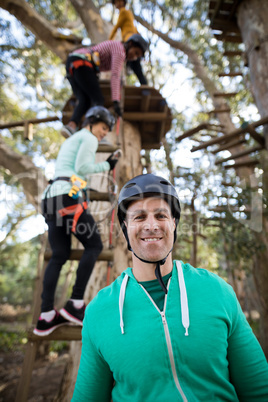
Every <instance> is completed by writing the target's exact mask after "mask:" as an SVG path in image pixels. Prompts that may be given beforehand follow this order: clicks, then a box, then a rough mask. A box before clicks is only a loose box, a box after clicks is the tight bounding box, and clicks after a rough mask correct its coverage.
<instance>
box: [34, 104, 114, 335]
mask: <svg viewBox="0 0 268 402" xmlns="http://www.w3.org/2000/svg"><path fill="white" fill-rule="evenodd" d="M114 123H115V119H114V117H113V115H112V114H111V113H110V112H109V111H108V110H107V109H105V108H104V107H103V106H95V107H93V108H91V109H90V110H89V111H88V112H87V113H86V116H85V121H84V127H83V128H82V129H81V130H80V131H78V132H77V133H75V135H73V136H71V137H70V138H68V139H67V140H66V141H65V142H64V143H63V145H62V146H61V149H60V151H59V154H58V157H57V161H56V167H55V179H54V180H52V181H51V182H50V184H49V186H48V187H47V188H46V190H45V192H44V195H43V200H42V210H43V215H44V217H45V219H46V223H47V225H48V238H49V243H50V246H51V249H52V257H51V259H50V261H49V263H48V265H47V268H46V271H45V275H44V280H43V292H42V295H41V297H42V305H41V315H40V317H39V319H38V322H37V325H36V328H35V329H34V333H35V334H36V335H39V336H44V335H48V334H50V333H51V332H52V331H54V329H56V328H57V327H58V326H60V325H62V324H65V323H67V322H68V321H71V322H73V323H76V324H80V325H82V321H83V317H84V311H85V303H84V300H83V296H84V291H85V288H86V285H87V282H88V280H89V277H90V275H91V273H92V271H93V268H94V264H95V261H96V260H97V258H98V256H99V254H100V252H101V251H102V241H101V238H100V235H99V233H98V230H97V226H96V223H95V221H94V219H93V217H92V215H91V214H90V213H89V212H88V210H87V201H86V200H83V198H82V194H81V189H82V188H84V187H85V185H86V181H85V178H86V176H87V175H89V174H94V173H99V172H104V171H109V170H111V169H113V168H114V167H115V165H116V163H117V159H115V158H114V157H113V155H110V156H109V157H108V159H107V160H106V161H104V162H100V163H95V154H96V151H97V148H98V142H100V141H101V140H102V139H103V138H104V137H105V136H106V135H107V133H108V132H109V131H111V130H112V128H113V125H114ZM71 234H73V235H74V236H75V237H76V238H77V239H78V240H79V241H80V242H81V243H82V244H83V246H84V248H85V250H84V253H83V255H82V257H81V260H80V262H79V265H78V269H77V272H76V281H75V284H74V286H73V289H72V295H71V298H70V299H69V300H68V301H67V303H66V304H65V306H64V307H63V308H62V309H61V310H60V312H59V313H58V312H57V311H56V310H55V308H54V296H55V291H56V286H57V282H58V278H59V275H60V271H61V268H62V266H63V264H64V263H65V262H66V261H67V260H68V258H69V255H70V250H71Z"/></svg>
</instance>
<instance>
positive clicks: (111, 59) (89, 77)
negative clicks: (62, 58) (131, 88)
mask: <svg viewBox="0 0 268 402" xmlns="http://www.w3.org/2000/svg"><path fill="white" fill-rule="evenodd" d="M147 48H148V43H147V42H146V41H145V40H144V39H143V38H142V36H140V35H139V34H135V35H132V36H131V37H130V38H129V39H128V40H127V42H125V43H122V42H119V41H109V40H108V41H105V42H101V43H99V44H98V45H95V46H91V47H83V48H80V49H77V50H75V51H74V52H72V53H70V54H69V56H68V59H67V62H66V71H67V78H68V80H69V82H70V84H71V87H72V90H73V93H74V95H75V96H76V98H77V103H76V105H75V108H74V112H73V114H72V117H71V119H70V121H69V123H68V124H67V125H66V126H64V127H63V128H62V131H61V132H62V135H64V136H65V137H69V136H70V135H72V134H73V133H75V132H76V131H77V129H78V127H79V123H80V121H81V119H82V116H83V115H84V114H85V112H86V111H87V110H88V108H90V107H93V106H96V105H102V106H103V104H104V99H103V95H102V92H101V89H100V85H99V80H98V73H99V72H101V71H111V98H112V101H113V107H114V111H115V113H116V115H117V116H122V110H121V108H120V104H119V102H120V79H121V71H122V68H123V65H124V61H125V60H127V61H135V60H137V59H140V58H141V57H143V56H144V53H145V52H146V50H147Z"/></svg>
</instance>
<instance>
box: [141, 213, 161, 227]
mask: <svg viewBox="0 0 268 402" xmlns="http://www.w3.org/2000/svg"><path fill="white" fill-rule="evenodd" d="M158 228H159V224H158V221H157V219H156V218H155V217H154V216H151V215H149V216H148V217H147V219H146V221H145V222H144V229H146V230H156V229H158Z"/></svg>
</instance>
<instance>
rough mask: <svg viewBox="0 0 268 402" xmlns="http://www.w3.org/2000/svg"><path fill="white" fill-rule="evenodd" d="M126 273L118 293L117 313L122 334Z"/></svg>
mask: <svg viewBox="0 0 268 402" xmlns="http://www.w3.org/2000/svg"><path fill="white" fill-rule="evenodd" d="M127 281H128V275H125V276H124V279H123V281H122V283H121V287H120V294H119V314H120V328H121V333H122V335H123V334H124V319H123V308H124V301H125V294H126V287H127Z"/></svg>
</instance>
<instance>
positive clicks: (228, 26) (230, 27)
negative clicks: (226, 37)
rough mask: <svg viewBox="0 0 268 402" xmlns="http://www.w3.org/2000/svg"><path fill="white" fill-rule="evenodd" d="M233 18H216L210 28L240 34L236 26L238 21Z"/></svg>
mask: <svg viewBox="0 0 268 402" xmlns="http://www.w3.org/2000/svg"><path fill="white" fill-rule="evenodd" d="M229 16H230V15H229ZM229 16H228V17H229ZM231 18H232V17H231V16H230V19H227V18H226V16H224V17H220V16H219V17H218V18H215V20H214V21H213V24H211V25H210V26H211V28H212V29H213V30H215V31H222V32H228V33H236V34H240V29H239V28H238V26H237V24H236V20H235V19H231Z"/></svg>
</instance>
